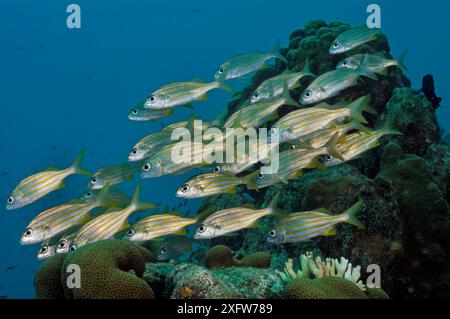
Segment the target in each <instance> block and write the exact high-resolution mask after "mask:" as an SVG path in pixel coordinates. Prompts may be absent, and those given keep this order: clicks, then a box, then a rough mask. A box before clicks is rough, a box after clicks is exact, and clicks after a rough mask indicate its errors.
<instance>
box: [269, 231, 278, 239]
mask: <svg viewBox="0 0 450 319" xmlns="http://www.w3.org/2000/svg"><path fill="white" fill-rule="evenodd" d="M276 235H277V232H276V231H275V229H272V230H271V231H270V233H269V236H270V237H272V238H273V237H275V236H276Z"/></svg>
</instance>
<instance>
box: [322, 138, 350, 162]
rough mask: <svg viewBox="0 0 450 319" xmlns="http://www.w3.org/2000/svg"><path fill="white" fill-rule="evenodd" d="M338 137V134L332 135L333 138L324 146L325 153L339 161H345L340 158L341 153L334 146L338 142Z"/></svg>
mask: <svg viewBox="0 0 450 319" xmlns="http://www.w3.org/2000/svg"><path fill="white" fill-rule="evenodd" d="M339 139H340V136H339V133H336V134H334V135H333V137H332V138H331V139H330V140H329V141H328V142H327V143H326V144H325V145H324V148H325V149H326V151H327V153H328V154H329V155H331V156H333V157H335V158H338V159H340V160H341V161H345V158H344V157H342V155H341V153H339V151H338V150H337V149H336V144H337V143H338V142H339Z"/></svg>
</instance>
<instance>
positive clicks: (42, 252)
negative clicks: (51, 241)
mask: <svg viewBox="0 0 450 319" xmlns="http://www.w3.org/2000/svg"><path fill="white" fill-rule="evenodd" d="M47 251H48V247H47V246H42V247H41V250H40V251H39V252H40V253H41V254H45V253H46V252H47Z"/></svg>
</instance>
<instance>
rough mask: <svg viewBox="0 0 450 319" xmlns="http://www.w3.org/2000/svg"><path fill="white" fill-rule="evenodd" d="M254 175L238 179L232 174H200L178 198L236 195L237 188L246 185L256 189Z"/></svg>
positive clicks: (182, 188)
mask: <svg viewBox="0 0 450 319" xmlns="http://www.w3.org/2000/svg"><path fill="white" fill-rule="evenodd" d="M254 177H255V176H254V173H252V174H249V175H247V176H244V177H237V176H235V175H233V174H230V173H207V174H200V175H197V176H195V177H194V178H192V179H191V180H189V181H188V182H186V183H184V184H183V185H182V186H180V187H179V188H178V190H177V193H176V196H177V197H182V198H200V197H207V196H213V195H218V194H235V193H236V192H237V190H236V187H237V186H239V185H246V186H247V188H249V189H256V184H255V182H254Z"/></svg>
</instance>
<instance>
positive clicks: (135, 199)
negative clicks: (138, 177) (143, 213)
mask: <svg viewBox="0 0 450 319" xmlns="http://www.w3.org/2000/svg"><path fill="white" fill-rule="evenodd" d="M140 195H141V185H140V184H138V185H137V186H136V190H135V191H134V195H133V199H132V200H131V205H132V206H134V207H135V209H136V210H146V209H152V208H156V205H155V204H151V203H143V202H141V201H140V199H139V197H140Z"/></svg>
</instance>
